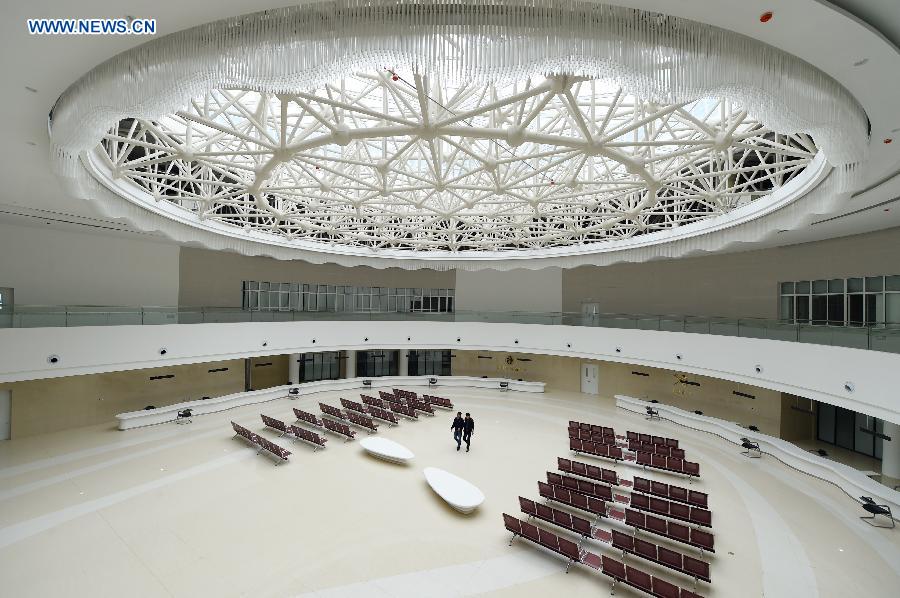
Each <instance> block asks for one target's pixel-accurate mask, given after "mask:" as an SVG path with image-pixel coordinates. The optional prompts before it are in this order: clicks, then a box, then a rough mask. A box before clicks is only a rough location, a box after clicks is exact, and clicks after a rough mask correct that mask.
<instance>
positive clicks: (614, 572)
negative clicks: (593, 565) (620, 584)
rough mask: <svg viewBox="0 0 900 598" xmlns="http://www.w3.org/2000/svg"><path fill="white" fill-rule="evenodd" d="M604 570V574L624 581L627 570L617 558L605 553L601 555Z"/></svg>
mask: <svg viewBox="0 0 900 598" xmlns="http://www.w3.org/2000/svg"><path fill="white" fill-rule="evenodd" d="M601 562H602V568H603V569H602V571H603V574H604V575H608V576H610V577H612V578H613V579H615V580H616V581H624V580H625V576H626V572H625V565H624V564H623V563H620V562H619V561H617V560H616V559H612V558H610V557H608V556H606V555H605V554H604V555H603V556H602V557H601Z"/></svg>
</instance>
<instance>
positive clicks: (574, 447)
mask: <svg viewBox="0 0 900 598" xmlns="http://www.w3.org/2000/svg"><path fill="white" fill-rule="evenodd" d="M569 450H570V451H573V452H575V453H580V452H581V451H582V446H581V441H580V440H578V439H577V438H569Z"/></svg>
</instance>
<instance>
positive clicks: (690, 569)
mask: <svg viewBox="0 0 900 598" xmlns="http://www.w3.org/2000/svg"><path fill="white" fill-rule="evenodd" d="M660 550H662V548H660ZM683 563H684V565H683V567H682V570H683V571H684V572H685V573H687V574H688V575H691V576H693V577H695V578H696V579H702V580H703V581H705V582H710V581H711V580H710V578H709V563H707V562H706V561H701V560H700V559H695V558H694V557H692V556H688V555H684V561H683Z"/></svg>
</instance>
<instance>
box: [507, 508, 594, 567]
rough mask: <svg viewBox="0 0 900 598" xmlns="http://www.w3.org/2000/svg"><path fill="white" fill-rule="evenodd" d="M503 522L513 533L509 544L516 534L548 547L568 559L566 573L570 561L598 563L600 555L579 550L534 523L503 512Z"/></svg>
mask: <svg viewBox="0 0 900 598" xmlns="http://www.w3.org/2000/svg"><path fill="white" fill-rule="evenodd" d="M503 524H504V525H505V526H506V529H508V530H509V531H511V532H512V534H513V537H512V538H511V539H510V541H509V543H510V545H512V541H513V540H515V538H516V536H521V537H522V538H525V539H526V540H531V541H532V542H534V543H535V544H540V545H541V546H543V547H544V548H549V549H550V550H552V551H553V552H555V553H557V554H560V555H562V556H564V557H565V558H566V559H568V562H567V563H566V573H568V572H569V567H570V566H571V565H572V563H580V564H587V563H586V562H585V561H586V560H590V561H593V562H597V563H599V560H600V557H598V556H597V555H596V554H594V553H591V552H587V551H584V550H581V549H580V548H579V547H578V544H576V543H575V542H572V541H571V540H567V539H565V538H560V537H559V536H557V535H556V534H554V533H551V532H548V531H547V530H545V529H543V528H540V527H538V526H536V525H532V524H530V523H528V522H527V521H520V520H519V519H516V518H515V517H513V516H512V515H507V514H506V513H504V514H503Z"/></svg>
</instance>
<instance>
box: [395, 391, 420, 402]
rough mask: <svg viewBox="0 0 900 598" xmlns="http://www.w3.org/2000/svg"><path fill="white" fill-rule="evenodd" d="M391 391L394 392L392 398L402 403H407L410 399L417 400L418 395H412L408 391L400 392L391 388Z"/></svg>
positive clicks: (412, 393)
mask: <svg viewBox="0 0 900 598" xmlns="http://www.w3.org/2000/svg"><path fill="white" fill-rule="evenodd" d="M391 390H392V391H394V396H396V397H397V398H399V399H402V400H404V401H408V400H410V399H417V398H418V397H419V395H417V394H416V393H414V392H412V391H410V390H401V389H399V388H392V389H391Z"/></svg>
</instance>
